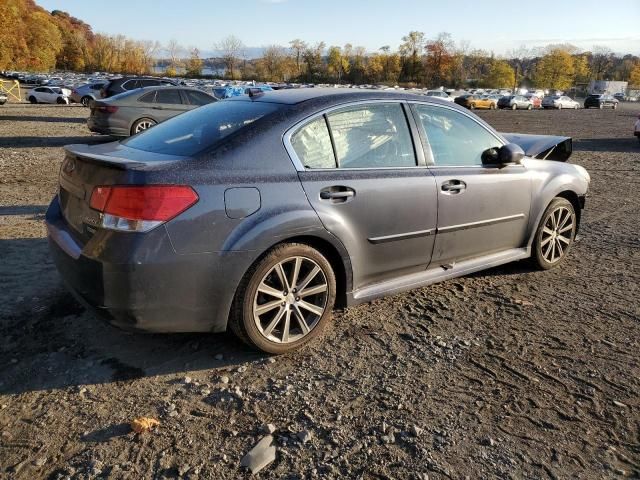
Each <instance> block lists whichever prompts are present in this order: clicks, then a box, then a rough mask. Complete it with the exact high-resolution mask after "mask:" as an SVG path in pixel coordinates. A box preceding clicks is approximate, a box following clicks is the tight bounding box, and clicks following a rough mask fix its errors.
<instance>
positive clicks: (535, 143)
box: [501, 133, 573, 162]
mask: <svg viewBox="0 0 640 480" xmlns="http://www.w3.org/2000/svg"><path fill="white" fill-rule="evenodd" d="M501 135H502V136H503V137H504V138H505V140H507V142H509V143H515V144H516V145H518V146H520V148H522V150H524V153H525V155H527V156H528V157H532V158H537V159H540V160H556V161H559V162H566V161H567V160H568V159H569V157H570V156H571V153H572V152H573V141H572V139H571V137H562V136H555V135H528V134H523V133H501Z"/></svg>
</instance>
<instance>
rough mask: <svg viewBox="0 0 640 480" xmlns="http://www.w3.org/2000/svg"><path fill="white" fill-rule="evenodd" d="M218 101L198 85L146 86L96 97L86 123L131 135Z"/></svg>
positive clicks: (102, 130) (107, 132)
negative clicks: (108, 95)
mask: <svg viewBox="0 0 640 480" xmlns="http://www.w3.org/2000/svg"><path fill="white" fill-rule="evenodd" d="M215 101H216V98H215V97H214V96H213V95H209V94H208V93H206V92H203V91H202V90H198V89H195V88H187V87H146V88H141V89H136V90H132V91H130V92H125V93H121V94H119V95H116V96H114V97H111V98H105V99H101V100H96V101H94V102H93V103H92V104H91V105H90V108H91V113H90V114H89V118H88V119H87V126H88V127H89V130H91V131H92V132H95V133H101V134H104V135H113V136H116V137H128V136H129V135H135V134H136V133H139V132H141V131H143V130H146V129H148V128H151V127H153V126H154V125H157V124H158V123H160V122H164V121H165V120H167V119H169V118H171V117H175V116H176V115H178V114H180V113H183V112H186V111H188V110H193V109H194V108H197V107H200V106H202V105H207V104H209V103H212V102H215Z"/></svg>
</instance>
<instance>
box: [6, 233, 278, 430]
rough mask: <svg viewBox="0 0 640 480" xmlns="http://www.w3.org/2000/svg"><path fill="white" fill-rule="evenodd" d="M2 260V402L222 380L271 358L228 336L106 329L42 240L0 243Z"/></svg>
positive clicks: (224, 334) (23, 239)
mask: <svg viewBox="0 0 640 480" xmlns="http://www.w3.org/2000/svg"><path fill="white" fill-rule="evenodd" d="M0 258H2V262H1V265H0V287H2V288H0V352H2V354H1V355H0V393H1V394H20V393H24V392H29V391H45V390H52V389H64V388H69V387H79V386H81V385H82V386H86V385H95V384H103V383H115V382H120V381H126V380H132V379H138V378H148V377H161V376H165V375H171V374H180V373H184V372H194V371H204V370H210V371H216V370H217V371H220V372H223V371H227V370H229V369H231V368H235V367H236V366H238V365H242V364H247V363H254V362H262V361H266V359H267V357H268V356H267V355H266V354H263V353H261V352H258V351H255V350H252V349H250V348H249V347H247V346H246V345H244V344H243V343H241V342H240V341H238V340H237V339H236V338H235V337H234V336H233V335H231V334H230V333H216V334H210V333H198V334H145V333H129V332H125V331H122V330H119V329H117V328H115V327H112V326H111V325H108V324H107V323H105V322H104V321H102V320H100V319H99V318H98V317H96V316H95V315H94V314H93V313H92V312H90V311H88V310H87V309H85V308H84V307H83V306H82V305H81V304H80V303H78V302H77V301H76V300H75V298H74V297H73V296H72V295H71V294H70V293H68V291H67V290H66V289H65V288H64V286H63V285H62V282H61V280H60V279H59V277H58V275H57V272H56V271H55V267H54V265H53V263H52V262H51V259H50V256H49V254H48V245H47V239H45V238H34V239H29V238H22V239H9V240H8V239H4V240H0ZM16 272H19V273H16ZM3 278H4V279H7V278H10V280H2V279H3ZM109 434H110V433H109V432H102V433H101V432H97V433H96V435H98V436H103V435H106V436H108V435H109Z"/></svg>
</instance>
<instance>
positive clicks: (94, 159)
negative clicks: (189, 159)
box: [64, 143, 184, 170]
mask: <svg viewBox="0 0 640 480" xmlns="http://www.w3.org/2000/svg"><path fill="white" fill-rule="evenodd" d="M96 146H99V145H95V146H94V145H88V144H83V143H81V144H72V145H66V146H65V147H64V150H65V153H66V154H70V155H73V156H75V157H80V158H82V160H84V161H87V162H89V163H93V164H96V165H105V164H106V165H109V166H110V167H113V168H117V169H120V170H157V169H160V168H162V167H165V166H167V165H169V164H171V163H175V162H178V161H180V160H183V159H184V157H178V156H174V155H163V154H157V153H151V152H144V151H142V150H134V149H131V148H128V147H125V146H123V145H121V147H122V148H123V150H122V151H135V152H136V155H137V156H140V155H144V154H146V155H148V156H152V157H153V161H149V162H145V161H140V160H132V159H130V158H126V157H125V156H120V155H105V154H102V153H97V152H95V151H92V150H94V148H92V147H96ZM146 155H144V156H146Z"/></svg>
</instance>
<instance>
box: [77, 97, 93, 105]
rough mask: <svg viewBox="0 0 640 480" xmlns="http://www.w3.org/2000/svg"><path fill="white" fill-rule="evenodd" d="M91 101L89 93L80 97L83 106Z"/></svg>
mask: <svg viewBox="0 0 640 480" xmlns="http://www.w3.org/2000/svg"><path fill="white" fill-rule="evenodd" d="M92 101H93V98H91V97H90V96H89V95H85V96H84V97H82V98H81V99H80V103H81V104H82V105H83V106H85V107H88V106H89V105H90V104H91V102H92Z"/></svg>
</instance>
